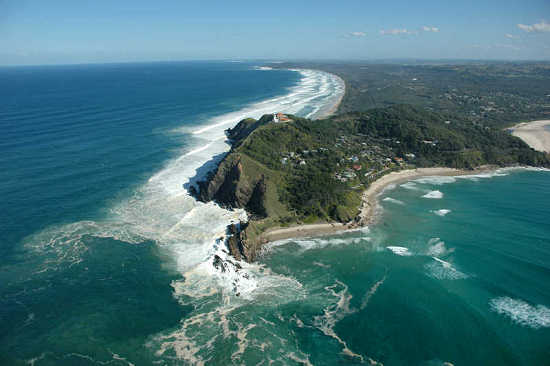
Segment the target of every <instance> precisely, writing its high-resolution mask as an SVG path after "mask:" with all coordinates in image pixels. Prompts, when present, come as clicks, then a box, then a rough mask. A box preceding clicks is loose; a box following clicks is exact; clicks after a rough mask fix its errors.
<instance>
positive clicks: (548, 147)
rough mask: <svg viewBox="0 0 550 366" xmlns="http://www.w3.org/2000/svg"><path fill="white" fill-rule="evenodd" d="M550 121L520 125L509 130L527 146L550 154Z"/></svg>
mask: <svg viewBox="0 0 550 366" xmlns="http://www.w3.org/2000/svg"><path fill="white" fill-rule="evenodd" d="M548 126H550V120H539V121H532V122H523V123H519V124H517V125H515V126H513V127H511V128H510V129H509V130H511V131H512V135H514V136H516V137H519V138H520V139H522V140H523V141H524V142H525V143H526V144H527V145H529V146H531V147H532V148H533V149H535V150H538V151H544V152H547V153H550V129H548Z"/></svg>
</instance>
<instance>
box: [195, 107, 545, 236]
mask: <svg viewBox="0 0 550 366" xmlns="http://www.w3.org/2000/svg"><path fill="white" fill-rule="evenodd" d="M290 118H291V119H292V121H291V122H288V123H275V122H272V121H271V119H270V115H267V116H264V117H262V119H260V120H259V121H255V120H251V119H247V120H243V121H241V123H239V124H238V125H237V126H236V127H235V128H233V129H231V130H228V131H227V132H228V136H230V137H232V139H233V148H232V150H231V152H230V153H229V154H228V156H227V157H226V158H225V159H224V160H223V161H222V163H221V164H220V167H219V168H218V171H217V172H216V173H215V174H214V175H213V176H212V177H211V178H210V186H208V187H207V186H204V187H203V188H204V191H205V192H207V191H208V192H211V194H210V197H208V196H206V197H203V198H204V199H205V200H208V199H216V200H218V201H219V202H220V203H222V204H224V205H227V206H230V207H246V208H247V210H248V211H249V212H250V213H251V214H252V215H253V221H254V224H253V225H252V227H254V228H255V230H256V234H258V233H261V232H262V231H263V230H265V229H267V228H269V227H272V226H274V225H277V226H284V225H289V224H292V223H304V222H307V223H310V222H318V221H324V222H330V221H338V222H349V221H351V220H353V219H354V218H355V216H356V215H357V213H358V209H359V205H360V202H361V200H360V195H361V192H362V191H363V190H364V189H365V188H366V187H367V186H368V185H369V184H370V183H371V182H372V181H373V180H375V179H377V178H378V177H379V176H380V175H382V174H386V173H388V172H390V171H392V170H398V169H403V168H409V167H411V168H412V167H428V166H449V167H455V168H465V169H471V168H475V167H478V166H480V165H486V164H491V165H498V166H508V165H514V164H523V165H534V166H546V167H550V159H549V157H548V155H546V154H544V153H540V152H536V151H534V150H533V149H531V148H530V147H529V146H528V145H526V144H525V143H524V142H523V141H521V140H520V139H518V138H516V137H514V136H511V135H510V134H509V133H507V132H506V131H503V130H501V129H498V128H493V127H489V126H483V125H480V124H477V123H472V122H471V121H469V120H464V119H461V117H460V116H452V115H450V114H439V113H434V112H430V111H428V110H426V109H423V108H418V107H413V106H410V105H396V106H391V107H386V108H377V109H372V110H369V111H367V112H353V113H344V114H341V115H338V116H335V117H332V118H328V119H324V120H316V121H312V120H308V119H303V118H298V117H296V116H290ZM251 126H254V127H255V128H251ZM203 188H201V191H202V189H203Z"/></svg>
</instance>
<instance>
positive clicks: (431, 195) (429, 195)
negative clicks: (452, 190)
mask: <svg viewBox="0 0 550 366" xmlns="http://www.w3.org/2000/svg"><path fill="white" fill-rule="evenodd" d="M422 197H424V198H431V199H441V198H443V193H442V192H441V191H430V192H428V193H426V194H425V195H423V196H422Z"/></svg>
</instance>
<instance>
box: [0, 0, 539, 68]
mask: <svg viewBox="0 0 550 366" xmlns="http://www.w3.org/2000/svg"><path fill="white" fill-rule="evenodd" d="M388 58H423V59H441V58H443V59H445V58H453V59H454V58H458V59H514V60H516V59H526V60H550V0H500V1H493V0H477V1H471V0H453V1H447V0H429V1H422V0H416V1H412V0H408V1H402V0H387V1H369V0H340V1H334V0H330V1H329V0H317V1H306V0H303V1H300V0H294V1H287V0H279V1H262V0H256V1H250V0H235V1H227V0H225V1H217V0H216V1H208V0H204V1H194V0H193V1H192V0H178V1H167V0H166V1H161V0H159V1H143V0H133V1H127V0H118V1H113V0H111V1H104V0H95V1H79V0H72V1H65V0H51V1H45V0H0V64H2V65H13V64H16V65H17V64H67V63H87V62H126V61H154V60H189V59H388Z"/></svg>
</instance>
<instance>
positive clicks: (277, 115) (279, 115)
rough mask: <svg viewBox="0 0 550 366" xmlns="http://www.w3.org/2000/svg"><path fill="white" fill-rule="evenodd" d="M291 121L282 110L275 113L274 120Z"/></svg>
mask: <svg viewBox="0 0 550 366" xmlns="http://www.w3.org/2000/svg"><path fill="white" fill-rule="evenodd" d="M288 121H290V118H288V116H287V115H286V114H283V113H281V112H279V113H273V122H288Z"/></svg>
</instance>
